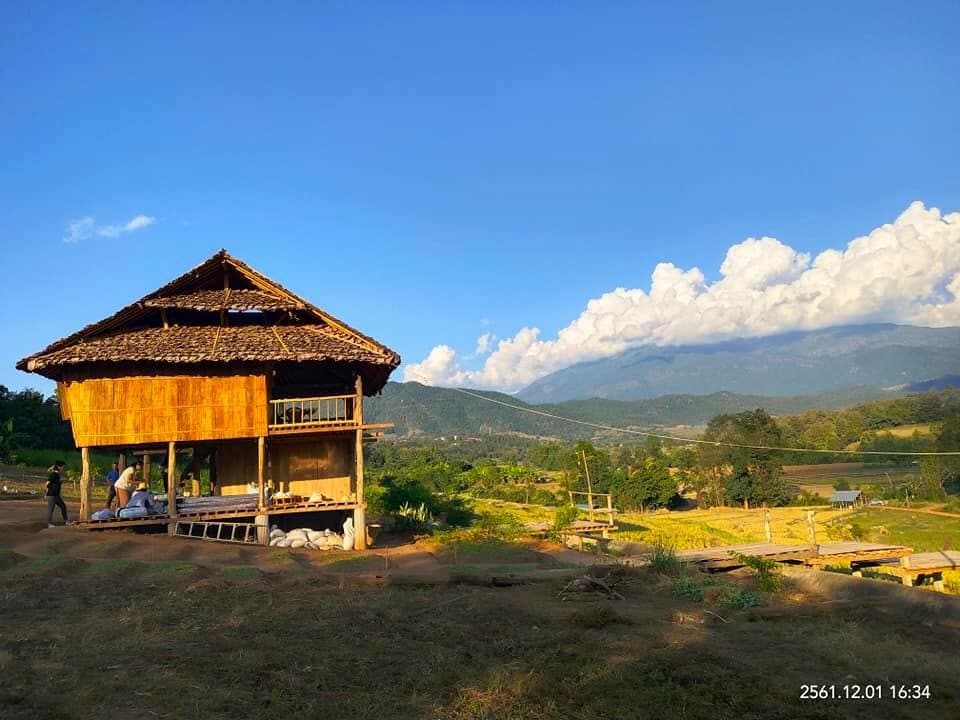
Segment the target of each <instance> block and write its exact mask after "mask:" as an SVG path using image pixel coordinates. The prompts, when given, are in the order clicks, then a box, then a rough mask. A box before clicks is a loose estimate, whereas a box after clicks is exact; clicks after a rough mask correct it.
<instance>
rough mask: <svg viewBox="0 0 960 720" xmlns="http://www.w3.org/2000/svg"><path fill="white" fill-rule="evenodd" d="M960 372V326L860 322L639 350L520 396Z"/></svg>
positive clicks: (710, 389) (645, 394) (564, 373)
mask: <svg viewBox="0 0 960 720" xmlns="http://www.w3.org/2000/svg"><path fill="white" fill-rule="evenodd" d="M958 373H960V328H956V327H950V328H923V327H912V326H906V325H891V324H883V325H856V326H848V327H835V328H827V329H824V330H814V331H810V332H793V333H787V334H783V335H773V336H769V337H761V338H750V339H742V340H731V341H728V342H722V343H714V344H706V345H684V346H671V347H654V346H643V347H637V348H632V349H630V350H627V351H625V352H622V353H620V354H618V355H615V356H613V357H609V358H604V359H601V360H595V361H593V362H585V363H578V364H576V365H572V366H570V367H568V368H565V369H563V370H558V371H557V372H554V373H551V374H550V375H547V376H546V377H544V378H541V379H540V380H537V381H536V382H534V383H533V384H531V385H530V386H528V387H527V388H525V389H524V390H522V391H521V392H520V393H518V395H517V397H518V398H519V399H521V400H524V401H526V402H532V403H548V402H552V403H556V402H563V401H567V400H577V399H585V398H617V399H618V400H639V399H647V398H655V397H661V396H664V395H667V396H670V395H678V394H683V395H711V394H713V393H718V392H730V393H738V394H747V393H749V394H754V395H764V396H776V397H780V396H799V395H815V394H820V393H826V392H831V391H838V390H842V389H844V388H862V387H875V388H882V387H897V388H901V389H902V387H903V386H908V387H909V386H911V385H914V386H915V387H919V385H916V384H918V383H923V382H925V381H929V380H930V378H945V377H948V376H951V375H952V376H954V377H956V376H957V374H958ZM934 382H935V381H934ZM931 387H936V386H935V385H931Z"/></svg>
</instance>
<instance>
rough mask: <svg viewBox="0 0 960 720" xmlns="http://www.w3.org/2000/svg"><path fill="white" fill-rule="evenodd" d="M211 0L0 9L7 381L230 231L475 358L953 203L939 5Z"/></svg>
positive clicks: (952, 63) (255, 261)
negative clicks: (686, 276)
mask: <svg viewBox="0 0 960 720" xmlns="http://www.w3.org/2000/svg"><path fill="white" fill-rule="evenodd" d="M203 5H204V9H202V10H187V9H186V8H185V7H184V6H180V5H179V4H174V3H156V4H153V5H148V4H146V3H144V4H140V3H115V4H110V3H104V4H88V3H76V4H75V5H71V6H65V5H62V4H61V5H54V4H50V5H45V4H42V3H21V4H19V5H12V4H7V5H6V6H5V7H4V9H3V10H2V20H3V22H0V91H2V97H3V98H4V100H3V104H4V110H3V112H2V113H0V143H2V145H0V158H2V159H0V163H2V165H0V167H2V172H0V242H2V244H3V258H4V260H5V263H4V267H5V272H4V273H3V278H2V281H0V329H2V330H3V334H4V342H3V344H2V346H0V383H2V384H5V385H7V386H9V387H14V388H19V387H24V386H36V387H41V388H43V389H44V390H48V389H49V388H50V385H49V384H48V383H45V382H44V381H42V379H41V378H38V377H36V376H30V375H25V374H22V373H19V372H17V371H16V370H15V369H14V368H13V365H14V363H15V361H16V360H17V359H18V358H20V357H22V356H24V355H26V354H29V353H30V352H33V351H36V350H38V349H40V348H41V347H43V346H44V345H45V344H46V343H48V342H49V341H51V340H53V339H55V338H58V337H60V336H62V335H65V334H67V333H69V332H71V331H73V330H75V329H77V328H79V327H80V326H82V325H84V324H86V323H88V322H90V321H93V320H97V319H100V318H101V317H103V316H105V315H107V314H109V313H111V312H112V311H114V310H115V309H117V308H118V307H120V306H121V305H123V304H125V303H128V302H130V301H131V300H134V299H136V298H137V297H140V296H141V295H143V294H145V293H146V292H148V291H150V290H153V289H155V288H156V287H158V286H159V285H161V284H163V283H164V282H165V281H166V280H168V279H170V278H171V277H173V276H175V275H177V274H179V273H180V272H182V271H183V270H185V269H186V268H188V267H191V266H192V265H194V264H196V263H198V262H200V261H201V260H203V259H204V258H205V257H207V256H208V255H210V254H212V253H213V252H214V251H216V250H217V249H219V248H220V247H226V248H227V249H228V250H229V251H230V252H231V253H233V254H235V255H237V256H239V257H241V258H243V259H244V260H246V261H247V262H249V263H250V264H252V265H253V266H254V267H256V268H258V269H260V270H262V271H264V272H266V273H267V274H268V275H271V276H273V277H275V278H276V279H277V280H279V281H280V282H282V283H284V284H285V285H287V286H288V287H290V288H291V289H294V290H296V291H298V292H300V293H302V294H303V295H305V296H306V297H308V298H310V299H311V300H313V301H314V302H316V303H317V304H318V305H320V306H322V307H324V308H326V309H328V310H329V311H330V312H332V313H334V314H335V315H338V316H340V317H342V318H343V319H344V320H346V321H347V322H349V323H351V324H353V325H355V326H357V327H359V328H361V329H362V330H364V331H365V332H367V333H369V334H371V335H373V336H375V337H377V338H378V339H380V340H382V341H383V342H385V343H387V344H389V345H390V346H392V347H393V348H394V349H396V350H397V351H399V352H400V353H401V355H403V357H404V360H405V361H406V362H407V364H412V363H418V362H419V361H421V360H422V359H423V358H425V357H427V355H428V353H430V352H431V350H432V349H434V348H435V346H438V345H449V346H450V347H451V348H455V349H456V351H457V353H458V358H457V360H456V363H457V365H456V367H457V368H460V369H461V370H462V369H464V368H465V369H466V370H464V372H467V373H469V372H470V368H473V369H476V368H479V367H481V364H482V359H479V358H473V359H471V358H470V357H469V356H470V355H471V354H472V353H473V350H474V346H475V345H476V342H477V338H478V336H480V335H481V334H483V333H486V332H490V333H492V334H495V335H496V336H497V338H500V339H502V338H514V337H515V336H516V334H517V333H518V331H521V329H522V328H524V327H527V326H529V327H536V328H538V329H539V331H540V337H542V338H556V336H557V333H558V331H560V330H561V329H563V328H566V327H568V326H570V325H571V323H573V322H574V321H575V320H576V319H577V318H578V317H580V316H582V313H584V311H585V308H586V307H587V304H588V302H589V301H590V300H591V299H596V298H601V297H604V295H605V294H607V293H610V292H611V291H613V290H614V289H615V288H617V287H623V288H627V289H642V290H649V288H650V285H651V274H652V273H653V272H654V270H655V268H656V266H657V264H658V263H666V262H669V263H672V264H673V266H675V267H676V268H679V269H682V270H684V271H687V270H689V269H691V268H699V269H700V270H701V271H702V273H703V276H704V282H706V283H710V282H714V281H716V280H717V279H718V278H719V277H720V275H721V273H720V268H721V264H722V263H724V261H725V258H727V257H728V251H730V249H731V247H732V246H734V245H735V244H738V243H741V242H742V241H744V240H745V239H746V238H748V237H757V238H759V237H761V236H764V235H769V236H772V237H775V238H777V239H778V241H780V243H782V245H778V246H776V247H774V246H772V245H770V246H769V248H767V246H762V247H761V246H759V245H758V246H757V247H756V248H754V250H756V251H757V252H758V253H760V255H762V256H764V257H766V255H767V253H766V249H770V248H772V249H773V250H774V251H776V252H780V250H781V248H782V247H789V248H792V249H795V250H796V253H797V254H799V255H802V254H809V255H811V256H813V257H816V256H817V255H818V254H819V253H821V252H823V251H825V250H828V249H831V248H833V249H837V250H840V251H843V250H844V248H845V247H846V245H847V243H848V242H849V241H850V240H851V239H853V238H854V237H856V236H858V235H864V234H867V233H869V232H870V231H871V230H873V229H874V228H877V227H879V226H881V225H882V224H884V223H890V222H893V221H894V219H896V218H897V217H898V216H900V215H901V214H902V213H904V211H905V210H906V209H907V208H908V206H909V205H910V203H911V202H913V201H917V200H919V201H922V202H923V203H924V204H925V206H926V207H927V208H929V207H937V208H940V209H941V210H942V211H943V212H944V213H948V212H953V211H957V210H960V170H958V168H960V162H958V160H960V141H958V137H960V133H958V127H957V123H958V120H957V118H958V117H960V96H958V94H957V93H956V86H957V81H958V77H960V51H958V43H956V37H955V33H954V32H953V30H954V29H955V28H956V26H957V23H958V21H960V10H958V8H960V6H958V5H957V4H956V3H949V2H943V3H937V2H929V3H923V4H920V5H917V6H913V7H909V6H907V5H905V4H903V3H883V2H881V3H876V2H871V3H842V4H838V3H803V4H794V5H791V6H787V5H785V4H782V3H777V4H774V3H724V4H720V3H704V4H695V3H685V4H683V7H681V8H676V7H673V6H672V5H673V4H669V3H642V4H627V3H622V4H621V3H609V4H608V3H570V2H567V3H551V2H538V3H495V2H488V3H435V4H416V3H402V4H401V3H383V4H377V3H350V2H341V3H312V4H308V3H303V4H299V5H298V4H293V3H274V4H271V5H267V6H264V5H259V6H255V5H253V4H249V5H248V4H245V3H223V4H220V5H219V6H218V5H217V4H216V3H204V4H203ZM631 5H632V7H631ZM138 215H143V216H144V217H145V218H150V219H152V220H153V222H152V223H141V224H142V225H143V226H142V227H139V228H136V229H131V230H129V231H126V230H125V229H124V225H125V224H126V223H128V222H130V221H131V220H132V219H133V218H135V217H137V216H138ZM86 218H91V219H92V220H91V221H90V222H89V223H88V226H87V228H88V231H87V232H85V233H84V235H85V236H84V237H83V238H82V239H81V240H79V241H78V242H71V243H67V242H64V238H65V236H67V234H68V230H67V228H68V225H69V224H70V223H72V222H74V223H75V222H77V221H83V220H84V219H86ZM921 221H922V223H927V224H926V225H924V227H927V228H928V230H929V232H932V233H937V232H941V230H942V231H943V232H942V237H940V236H938V237H940V240H939V241H938V242H940V245H938V246H936V247H935V248H934V249H933V250H932V251H931V252H933V253H934V255H933V256H932V257H933V259H934V260H938V259H939V258H940V256H939V255H937V253H944V252H946V251H945V250H943V248H944V247H947V248H949V247H950V246H952V244H955V243H956V236H955V234H953V229H955V228H953V227H952V226H951V227H948V228H947V229H946V230H943V227H941V226H944V223H943V221H939V220H936V219H931V218H926V217H925V218H921V220H918V221H917V222H918V223H919V222H921ZM911 222H913V220H911ZM938 222H939V225H938V224H937V223H938ZM914 225H916V223H914ZM914 225H911V227H913V226H914ZM917 227H919V225H917ZM944 227H946V226H944ZM97 229H99V230H100V231H101V232H100V233H99V234H98V232H97ZM937 248H940V249H939V250H938V249H937ZM783 252H784V253H785V252H786V251H783ZM774 254H776V253H774ZM951 257H952V256H951ZM784 262H785V263H786V266H789V267H791V268H793V267H794V266H796V268H795V269H794V270H789V272H792V273H794V275H796V273H797V272H800V271H802V270H803V268H801V267H800V265H798V264H797V263H794V262H793V260H792V259H791V258H789V257H786V255H784ZM951 262H952V260H951ZM748 264H749V263H748ZM941 264H943V263H941ZM947 265H949V267H946V269H944V270H943V272H942V273H941V276H940V277H938V278H934V279H933V280H931V281H930V282H931V283H933V285H934V286H936V288H939V289H938V290H937V291H936V292H938V293H941V294H942V293H943V292H945V291H944V290H943V288H946V287H950V283H951V282H952V278H953V275H952V273H953V266H952V265H950V264H949V263H947ZM786 266H785V267H786ZM958 270H960V268H958ZM779 272H780V271H779V270H778V271H777V273H779ZM784 272H788V270H784ZM771 273H773V271H771ZM777 273H773V274H777ZM773 274H771V275H770V276H769V277H767V278H766V280H764V282H766V281H768V280H770V278H772V277H773ZM781 274H782V273H781ZM765 277H766V276H765ZM777 277H780V275H777ZM790 279H792V277H791V278H790ZM693 284H694V285H696V282H694V283H693ZM701 286H702V283H701ZM904 292H914V291H913V290H906V291H904ZM916 292H917V293H921V291H920V290H916ZM930 292H932V291H930ZM930 292H927V291H923V292H922V293H921V294H923V293H926V295H925V296H928V295H930ZM897 297H899V296H897ZM894 300H896V297H895V298H894ZM949 300H950V297H949V296H947V297H946V299H945V300H944V298H943V297H939V298H938V299H937V302H941V301H943V302H942V303H941V304H942V305H943V307H947V305H948V304H949V302H948V301H949ZM927 301H929V302H933V301H931V300H930V298H929V297H927ZM928 304H929V303H928ZM881 305H883V303H881ZM889 305H890V307H894V306H895V305H896V303H895V302H893V301H891V302H890V303H889ZM934 305H936V306H937V307H940V305H937V303H934ZM884 307H885V306H884ZM924 307H926V306H924ZM931 307H932V306H931ZM883 312H884V311H882V308H881V310H877V312H872V311H871V312H867V311H866V310H865V311H864V313H865V314H863V313H861V315H858V316H855V317H851V318H849V319H851V320H856V319H858V318H860V317H869V318H873V317H874V316H877V317H881V316H883ZM924 312H926V311H924ZM930 312H933V311H930ZM930 312H926V314H924V313H923V312H919V311H918V312H917V313H914V314H913V315H910V316H909V317H906V318H904V317H897V316H894V317H891V318H890V319H896V320H910V319H916V318H919V319H920V320H921V321H922V320H923V319H924V318H928V317H932V315H930ZM951 312H952V311H949V308H948V309H947V310H944V311H942V312H940V314H939V315H937V317H940V318H941V319H942V320H943V322H950V321H951V318H953V317H954V316H953V315H952V314H951ZM828 316H829V317H833V316H832V315H829V314H822V315H820V316H818V317H824V318H827V317H828ZM840 319H841V320H842V319H843V317H841V318H840ZM943 322H941V324H943ZM743 327H744V328H747V330H748V331H750V332H754V331H756V328H753V330H751V329H750V327H753V326H750V327H747V326H746V325H744V326H743ZM784 327H786V325H784ZM772 329H774V330H776V329H779V326H778V327H774V328H772ZM735 331H737V328H734V329H733V330H731V331H730V332H735ZM618 332H619V331H618ZM627 336H629V337H628V338H627V340H626V342H630V343H635V342H639V341H643V340H644V337H643V335H642V332H640V334H637V333H633V334H630V333H627ZM651 337H653V336H651ZM684 337H687V335H683V334H682V333H681V334H674V335H669V334H668V335H663V334H662V333H661V335H659V336H656V337H655V338H654V339H657V338H659V339H660V340H662V339H663V338H666V340H668V341H669V340H670V339H671V338H673V339H676V338H681V339H682V338H684ZM607 339H608V340H609V338H607ZM601 345H602V343H601V344H600V345H598V347H600V346H601ZM615 345H616V343H613V345H610V344H609V343H608V344H607V345H603V347H614V346H615ZM534 350H536V348H534ZM555 350H556V348H555V347H552V346H551V348H547V349H546V350H545V351H544V352H546V353H550V352H554V351H555ZM528 352H529V349H528ZM554 354H555V355H556V352H554ZM563 357H566V356H563ZM563 357H560V356H557V357H553V358H552V359H551V360H549V361H544V363H542V364H541V365H538V366H537V367H540V368H541V369H543V368H546V369H549V368H550V367H555V366H556V364H557V363H558V362H561V361H562V360H563ZM571 357H572V356H571ZM578 358H579V356H577V357H573V359H578ZM551 363H552V364H551ZM451 367H452V366H451ZM458 371H459V370H458ZM451 372H452V371H451V368H450V367H447V368H445V369H444V370H443V372H441V373H438V374H435V375H433V376H427V379H431V378H432V379H435V380H437V381H444V380H447V381H453V380H455V379H457V378H460V377H465V378H466V379H467V380H475V384H484V383H485V384H487V385H490V386H496V385H499V386H502V387H512V386H516V385H517V384H519V383H521V382H522V381H525V380H526V379H529V373H527V374H526V375H524V374H523V373H521V374H515V375H514V376H510V377H507V376H506V375H502V374H501V375H495V376H493V375H491V376H488V377H480V376H470V375H469V374H468V375H466V376H456V374H455V373H454V374H451ZM531 372H534V373H536V372H537V371H536V370H532V371H531ZM443 373H446V375H445V376H444V374H443ZM395 377H396V378H397V379H401V377H402V372H401V373H398V374H397V375H396V376H395ZM511 378H512V379H511Z"/></svg>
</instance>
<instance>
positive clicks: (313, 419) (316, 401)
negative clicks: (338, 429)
mask: <svg viewBox="0 0 960 720" xmlns="http://www.w3.org/2000/svg"><path fill="white" fill-rule="evenodd" d="M355 400H356V395H329V396H326V397H312V398H282V399H280V400H271V401H270V409H269V414H268V415H267V426H268V428H269V429H270V430H287V429H290V430H292V429H296V428H311V427H330V426H344V425H353V424H355V423H356V420H355V419H354V413H353V409H354V401H355Z"/></svg>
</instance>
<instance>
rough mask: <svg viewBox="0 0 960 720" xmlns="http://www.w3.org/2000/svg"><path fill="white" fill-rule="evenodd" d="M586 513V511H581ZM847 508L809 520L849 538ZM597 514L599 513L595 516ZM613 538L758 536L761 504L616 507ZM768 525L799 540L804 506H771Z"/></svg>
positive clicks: (677, 542) (673, 541) (694, 544)
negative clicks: (653, 509)
mask: <svg viewBox="0 0 960 720" xmlns="http://www.w3.org/2000/svg"><path fill="white" fill-rule="evenodd" d="M476 505H477V508H478V509H479V510H484V509H498V510H501V511H506V512H510V513H511V514H513V515H515V516H517V517H518V518H520V519H521V520H522V521H523V522H537V521H549V520H552V518H553V513H554V510H553V508H548V507H544V506H541V505H520V504H517V503H508V502H504V501H498V500H478V501H476ZM581 514H582V516H584V517H586V513H581ZM853 514H854V511H852V510H830V509H827V508H817V509H815V511H814V523H815V526H816V530H817V537H818V539H820V540H822V541H827V540H841V539H849V530H848V529H846V523H845V522H843V521H845V520H847V519H849V518H850V517H851V516H852V515H853ZM598 517H599V516H598ZM617 527H618V528H619V530H618V531H617V533H616V537H617V539H618V540H625V541H629V542H639V543H645V544H653V543H664V544H667V545H670V546H672V547H674V548H675V549H677V550H693V549H696V548H703V547H713V546H716V545H733V544H737V543H746V542H763V541H764V540H765V539H766V537H765V534H764V527H763V510H762V509H759V508H758V509H755V510H754V509H751V510H744V509H742V508H711V509H710V510H685V511H673V512H669V511H665V510H662V511H657V512H653V513H643V514H641V513H630V512H624V513H618V514H617ZM770 527H771V532H772V535H773V540H774V542H783V543H798V544H803V543H806V542H807V541H808V536H807V509H806V508H796V507H788V508H771V509H770Z"/></svg>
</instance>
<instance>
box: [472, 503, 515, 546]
mask: <svg viewBox="0 0 960 720" xmlns="http://www.w3.org/2000/svg"><path fill="white" fill-rule="evenodd" d="M471 529H472V530H474V531H475V533H476V535H478V536H479V537H481V538H488V539H491V540H493V539H496V540H504V541H507V542H512V541H515V540H517V539H519V538H520V537H521V536H523V534H524V533H525V532H526V528H525V527H524V525H523V522H522V521H521V520H520V518H518V517H517V516H516V515H513V514H511V513H508V512H501V511H498V510H492V511H490V512H485V513H481V514H480V517H478V518H477V520H476V521H475V522H474V523H473V525H472V526H471Z"/></svg>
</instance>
